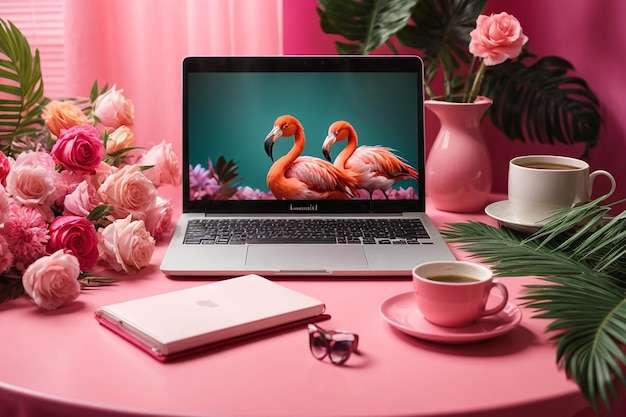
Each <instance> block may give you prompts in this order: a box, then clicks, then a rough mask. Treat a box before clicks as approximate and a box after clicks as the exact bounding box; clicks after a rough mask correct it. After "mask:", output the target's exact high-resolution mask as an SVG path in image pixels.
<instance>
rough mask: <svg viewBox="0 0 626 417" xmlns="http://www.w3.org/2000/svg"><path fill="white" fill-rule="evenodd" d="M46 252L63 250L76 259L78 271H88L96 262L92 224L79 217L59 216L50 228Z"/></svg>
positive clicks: (95, 238) (96, 249) (96, 254)
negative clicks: (78, 266)
mask: <svg viewBox="0 0 626 417" xmlns="http://www.w3.org/2000/svg"><path fill="white" fill-rule="evenodd" d="M48 229H49V230H50V240H49V241H48V252H50V253H52V252H55V251H58V250H61V249H63V250H65V252H66V253H71V254H72V255H74V256H75V257H76V258H77V259H78V263H79V265H80V270H81V271H83V272H86V271H89V270H90V269H91V268H92V267H93V266H94V264H95V263H96V261H98V233H97V232H96V228H95V227H94V225H93V223H92V222H90V221H89V220H87V219H86V218H84V217H80V216H59V217H57V218H55V219H54V220H53V221H52V223H50V226H49V227H48Z"/></svg>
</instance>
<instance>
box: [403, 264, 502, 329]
mask: <svg viewBox="0 0 626 417" xmlns="http://www.w3.org/2000/svg"><path fill="white" fill-rule="evenodd" d="M493 288H497V289H498V291H499V292H500V297H499V300H498V302H497V305H494V306H489V307H488V306H487V301H488V300H489V295H490V293H491V290H492V289H493ZM413 291H414V294H415V299H416V301H417V307H418V308H419V309H420V311H421V312H422V314H423V315H424V318H425V319H426V320H428V321H429V322H431V323H433V324H436V325H438V326H444V327H463V326H467V325H470V324H472V323H474V322H475V321H476V320H478V319H479V318H481V317H484V316H490V315H494V314H497V313H498V312H500V311H501V310H502V309H503V308H504V307H505V306H506V304H507V302H508V299H509V293H508V291H507V289H506V287H505V286H504V284H502V283H500V282H498V281H496V280H495V279H494V278H493V273H492V272H491V270H489V269H488V268H485V267H484V266H481V265H478V264H475V263H472V262H464V261H441V262H427V263H423V264H421V265H418V266H416V267H415V268H413ZM490 304H492V303H490Z"/></svg>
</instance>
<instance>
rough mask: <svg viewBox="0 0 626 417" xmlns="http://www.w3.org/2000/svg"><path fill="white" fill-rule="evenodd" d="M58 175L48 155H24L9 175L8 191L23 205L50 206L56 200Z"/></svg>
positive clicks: (16, 161)
mask: <svg viewBox="0 0 626 417" xmlns="http://www.w3.org/2000/svg"><path fill="white" fill-rule="evenodd" d="M57 175H58V173H57V172H56V171H55V170H54V161H53V160H52V158H50V155H48V154H47V153H45V152H29V153H22V154H20V155H19V156H18V157H17V159H16V160H15V163H14V164H13V167H12V168H11V171H10V172H9V175H7V185H6V190H7V192H8V193H9V194H10V195H11V196H13V198H14V199H15V200H17V201H19V202H20V203H22V204H27V205H50V204H52V202H53V201H54V199H55V194H56V177H57Z"/></svg>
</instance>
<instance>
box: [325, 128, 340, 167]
mask: <svg viewBox="0 0 626 417" xmlns="http://www.w3.org/2000/svg"><path fill="white" fill-rule="evenodd" d="M336 140H337V136H336V135H335V134H334V133H329V134H328V136H326V139H324V143H323V144H322V153H323V154H324V158H326V160H328V162H332V158H331V156H330V148H331V146H333V145H334V144H335V141H336Z"/></svg>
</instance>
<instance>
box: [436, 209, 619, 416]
mask: <svg viewBox="0 0 626 417" xmlns="http://www.w3.org/2000/svg"><path fill="white" fill-rule="evenodd" d="M622 202H623V201H618V202H615V203H613V204H611V205H602V203H603V198H599V199H597V200H595V201H592V202H589V203H586V204H583V205H580V206H577V207H574V208H572V209H567V210H562V211H560V212H558V213H556V214H555V215H554V216H553V217H552V218H551V220H550V221H549V222H548V224H546V225H545V226H544V227H543V228H541V229H540V230H539V231H537V232H536V233H534V234H532V235H530V236H528V235H527V234H523V233H520V232H516V231H514V230H510V229H507V228H504V227H502V228H495V227H491V226H488V225H486V224H483V223H479V222H466V223H456V224H450V225H447V227H446V229H445V230H443V234H444V237H446V238H447V239H448V240H449V241H450V242H453V243H456V244H458V245H459V248H460V249H462V250H465V251H468V252H470V253H471V254H472V256H473V257H475V258H478V259H480V260H482V261H484V262H485V263H487V264H489V265H491V266H492V269H493V271H494V273H495V274H496V275H497V276H500V277H507V276H537V277H539V278H540V279H541V281H542V282H541V283H539V284H533V285H528V286H527V287H526V289H525V294H524V296H523V299H524V300H525V303H526V305H527V306H528V307H529V308H531V309H534V310H535V311H536V315H535V316H536V317H539V318H546V319H550V320H551V321H550V323H549V324H548V325H547V326H546V330H547V331H548V332H551V333H552V336H553V340H554V341H555V342H556V344H557V354H556V360H557V362H558V363H559V364H560V365H561V366H562V367H563V369H564V370H565V372H566V373H567V374H568V375H570V376H571V377H572V378H573V379H574V380H575V381H576V383H577V384H578V386H579V387H580V389H581V391H582V392H583V393H584V395H585V396H586V397H587V399H588V400H589V401H590V402H591V404H592V405H593V406H594V408H597V407H598V404H599V402H600V401H601V402H602V403H604V404H605V405H606V406H607V407H609V408H610V406H611V404H612V402H613V401H614V400H615V399H616V398H617V397H616V387H617V384H621V385H624V386H626V375H625V369H626V367H625V365H626V351H625V350H624V347H625V346H626V212H622V213H621V214H620V215H618V216H615V217H613V218H608V217H607V213H609V211H610V209H611V206H613V205H615V204H620V203H622Z"/></svg>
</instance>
